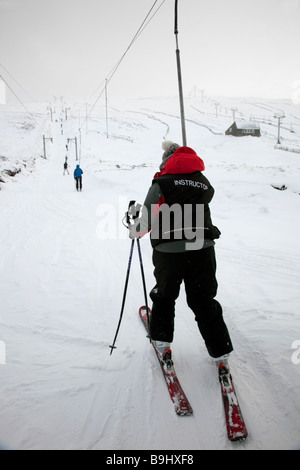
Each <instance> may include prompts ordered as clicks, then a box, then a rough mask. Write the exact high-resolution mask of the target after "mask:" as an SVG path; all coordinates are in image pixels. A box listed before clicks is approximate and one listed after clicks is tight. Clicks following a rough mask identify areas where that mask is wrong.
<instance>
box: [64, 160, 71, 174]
mask: <svg viewBox="0 0 300 470" xmlns="http://www.w3.org/2000/svg"><path fill="white" fill-rule="evenodd" d="M68 168H69V165H68V162H67V160H66V161H65V163H64V174H65V173H66V172H67V173H68V175H69V174H70V173H69V170H68Z"/></svg>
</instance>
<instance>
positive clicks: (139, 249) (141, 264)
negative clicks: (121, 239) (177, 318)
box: [136, 239, 150, 329]
mask: <svg viewBox="0 0 300 470" xmlns="http://www.w3.org/2000/svg"><path fill="white" fill-rule="evenodd" d="M136 242H137V247H138V253H139V260H140V266H141V274H142V281H143V288H144V296H145V307H146V311H147V322H148V329H149V326H150V325H149V309H148V301H147V289H146V281H145V274H144V266H143V260H142V252H141V245H140V240H139V239H137V241H136Z"/></svg>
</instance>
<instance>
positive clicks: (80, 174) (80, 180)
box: [74, 165, 83, 191]
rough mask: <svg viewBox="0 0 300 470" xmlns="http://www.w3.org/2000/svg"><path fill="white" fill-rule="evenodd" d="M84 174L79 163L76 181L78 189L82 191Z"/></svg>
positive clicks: (75, 171)
mask: <svg viewBox="0 0 300 470" xmlns="http://www.w3.org/2000/svg"><path fill="white" fill-rule="evenodd" d="M82 175H83V171H82V169H81V168H80V166H79V165H76V168H75V170H74V179H75V181H76V189H77V191H79V190H80V191H82Z"/></svg>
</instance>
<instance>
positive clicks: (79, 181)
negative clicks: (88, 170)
mask: <svg viewBox="0 0 300 470" xmlns="http://www.w3.org/2000/svg"><path fill="white" fill-rule="evenodd" d="M75 181H76V189H77V191H79V190H80V191H81V190H82V176H76V178H75Z"/></svg>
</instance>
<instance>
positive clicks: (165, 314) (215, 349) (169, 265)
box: [150, 246, 233, 358]
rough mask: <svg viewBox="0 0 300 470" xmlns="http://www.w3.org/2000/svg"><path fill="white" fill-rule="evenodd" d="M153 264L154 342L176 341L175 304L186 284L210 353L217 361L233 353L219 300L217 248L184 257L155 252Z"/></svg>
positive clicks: (152, 330) (152, 316) (152, 321)
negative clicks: (217, 297) (217, 295)
mask: <svg viewBox="0 0 300 470" xmlns="http://www.w3.org/2000/svg"><path fill="white" fill-rule="evenodd" d="M153 264H154V268H155V269H154V276H155V279H156V286H155V287H154V288H153V289H152V291H151V293H150V297H151V299H152V301H153V305H152V314H151V321H150V335H151V338H152V339H153V340H159V341H167V342H172V341H173V335H174V319H175V301H176V299H177V298H178V296H179V292H180V286H181V283H182V281H184V284H185V291H186V298H187V304H188V306H189V307H190V308H191V309H192V311H193V312H194V314H195V320H196V322H197V324H198V328H199V330H200V333H201V335H202V337H203V339H204V341H205V344H206V348H207V350H208V353H209V354H210V356H212V357H214V358H216V357H220V356H223V355H224V354H228V353H230V352H231V351H232V350H233V347H232V343H231V339H230V336H229V332H228V329H227V327H226V324H225V322H224V319H223V312H222V307H221V305H220V304H219V302H218V301H217V300H215V296H216V294H217V288H218V284H217V280H216V258H215V250H214V247H213V246H211V247H209V248H205V249H202V250H197V251H186V252H184V253H162V252H159V251H157V250H155V249H154V250H153Z"/></svg>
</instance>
